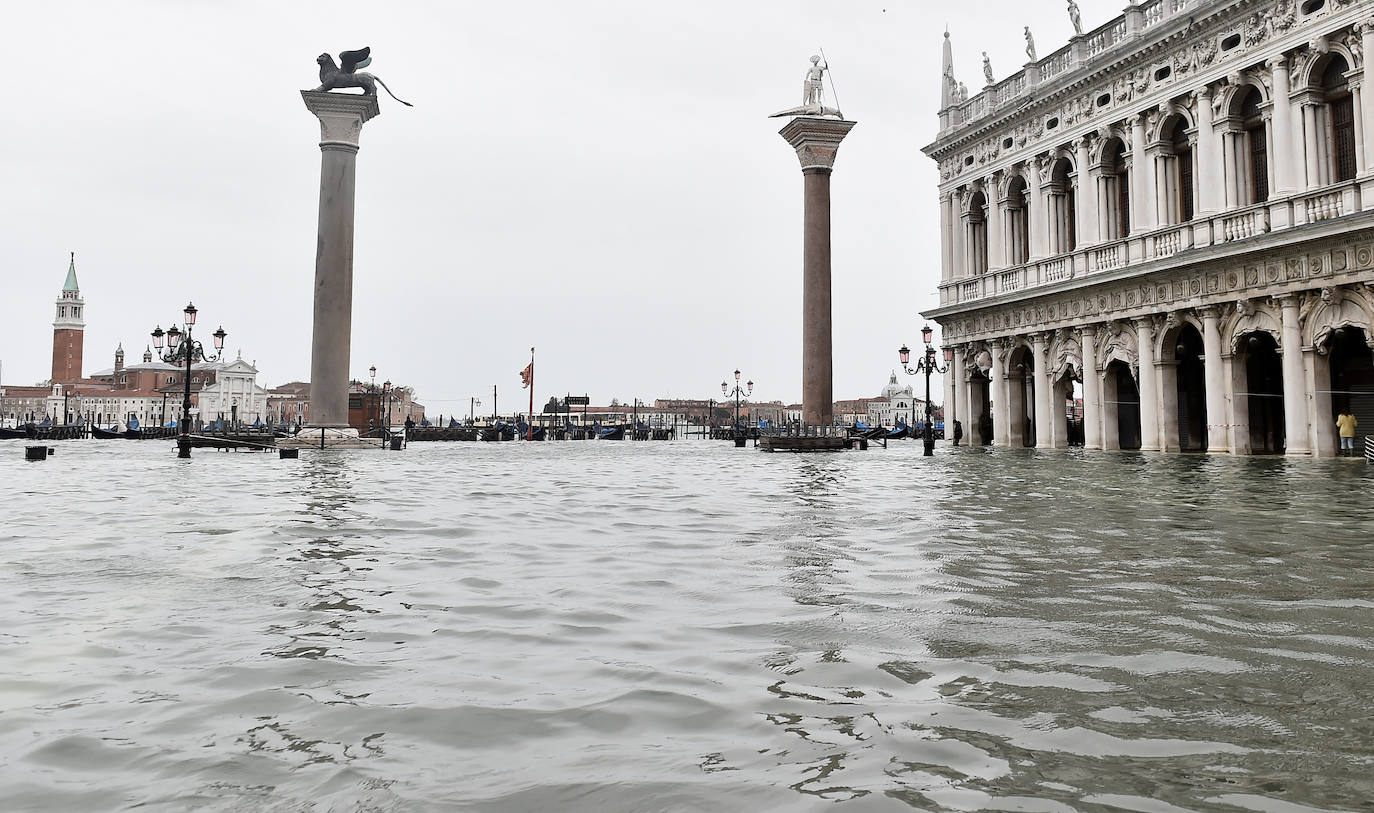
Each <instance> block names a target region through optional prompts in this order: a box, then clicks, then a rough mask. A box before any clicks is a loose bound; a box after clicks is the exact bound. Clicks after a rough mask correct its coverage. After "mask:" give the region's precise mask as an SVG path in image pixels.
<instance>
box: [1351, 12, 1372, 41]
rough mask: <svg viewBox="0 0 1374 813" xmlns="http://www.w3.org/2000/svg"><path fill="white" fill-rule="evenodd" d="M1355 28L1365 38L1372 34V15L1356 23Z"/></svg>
mask: <svg viewBox="0 0 1374 813" xmlns="http://www.w3.org/2000/svg"><path fill="white" fill-rule="evenodd" d="M1355 28H1356V29H1357V30H1358V31H1359V32H1360V33H1361V34H1363V35H1364V36H1366V37H1367V36H1369V35H1371V34H1374V14H1371V15H1370V16H1368V17H1365V18H1364V19H1363V20H1360V21H1359V22H1358V23H1355Z"/></svg>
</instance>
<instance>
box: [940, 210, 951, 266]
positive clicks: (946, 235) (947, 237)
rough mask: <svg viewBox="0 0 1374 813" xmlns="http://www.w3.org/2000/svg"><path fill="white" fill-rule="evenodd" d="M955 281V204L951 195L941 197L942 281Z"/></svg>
mask: <svg viewBox="0 0 1374 813" xmlns="http://www.w3.org/2000/svg"><path fill="white" fill-rule="evenodd" d="M952 279H954V203H953V201H952V196H951V195H941V196H940V280H941V281H942V282H949V281H950V280H952Z"/></svg>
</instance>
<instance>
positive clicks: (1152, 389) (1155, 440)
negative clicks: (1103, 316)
mask: <svg viewBox="0 0 1374 813" xmlns="http://www.w3.org/2000/svg"><path fill="white" fill-rule="evenodd" d="M1135 345H1136V352H1137V353H1138V360H1139V362H1140V450H1141V451H1142V452H1157V451H1159V371H1158V370H1156V369H1155V330H1154V324H1153V323H1152V322H1151V321H1150V319H1149V317H1145V318H1143V319H1136V320H1135Z"/></svg>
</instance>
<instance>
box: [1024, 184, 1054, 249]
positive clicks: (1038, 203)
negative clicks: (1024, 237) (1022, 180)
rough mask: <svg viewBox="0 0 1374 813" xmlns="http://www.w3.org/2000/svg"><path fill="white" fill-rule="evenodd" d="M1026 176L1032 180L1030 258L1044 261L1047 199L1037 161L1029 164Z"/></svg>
mask: <svg viewBox="0 0 1374 813" xmlns="http://www.w3.org/2000/svg"><path fill="white" fill-rule="evenodd" d="M1027 164H1028V165H1027V167H1026V170H1027V171H1026V176H1027V177H1028V178H1029V179H1030V196H1029V199H1028V200H1027V201H1026V209H1027V211H1026V228H1027V229H1028V230H1029V232H1030V258H1029V259H1031V260H1043V259H1044V258H1045V256H1046V252H1047V249H1046V241H1045V225H1046V224H1047V223H1048V222H1049V221H1048V220H1047V219H1046V216H1045V211H1046V208H1047V207H1046V198H1045V190H1044V184H1043V182H1042V181H1041V180H1040V168H1039V167H1038V166H1037V162H1036V161H1035V160H1031V161H1029V162H1027Z"/></svg>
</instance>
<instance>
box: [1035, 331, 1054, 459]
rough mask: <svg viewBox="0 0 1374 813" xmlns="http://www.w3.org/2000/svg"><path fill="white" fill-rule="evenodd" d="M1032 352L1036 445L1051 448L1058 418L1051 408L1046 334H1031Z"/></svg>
mask: <svg viewBox="0 0 1374 813" xmlns="http://www.w3.org/2000/svg"><path fill="white" fill-rule="evenodd" d="M1031 353H1032V354H1034V357H1035V368H1034V369H1035V445H1036V446H1037V447H1039V448H1041V449H1049V448H1051V447H1052V446H1053V445H1054V441H1053V435H1052V434H1051V430H1052V428H1053V427H1054V422H1055V421H1056V420H1058V418H1057V417H1056V416H1055V415H1054V413H1053V412H1052V410H1051V408H1050V387H1051V383H1050V373H1051V370H1050V365H1049V360H1048V359H1047V358H1046V357H1045V336H1044V334H1041V333H1034V334H1031Z"/></svg>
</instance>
